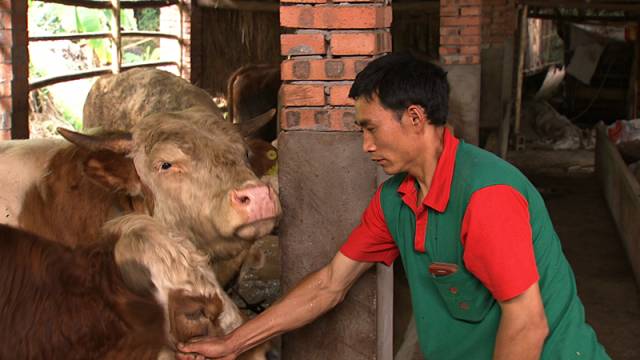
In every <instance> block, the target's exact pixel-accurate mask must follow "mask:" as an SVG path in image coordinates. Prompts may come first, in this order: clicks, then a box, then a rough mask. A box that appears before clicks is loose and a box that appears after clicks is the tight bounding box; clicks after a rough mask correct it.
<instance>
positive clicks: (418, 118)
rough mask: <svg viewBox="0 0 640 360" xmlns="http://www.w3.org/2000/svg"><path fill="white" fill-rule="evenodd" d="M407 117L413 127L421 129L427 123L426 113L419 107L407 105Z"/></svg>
mask: <svg viewBox="0 0 640 360" xmlns="http://www.w3.org/2000/svg"><path fill="white" fill-rule="evenodd" d="M407 115H408V116H409V120H410V121H411V124H412V125H413V126H419V127H420V128H422V127H423V126H424V125H425V124H427V123H428V122H429V119H428V118H427V113H426V111H425V110H424V108H423V107H422V106H420V105H409V107H408V108H407Z"/></svg>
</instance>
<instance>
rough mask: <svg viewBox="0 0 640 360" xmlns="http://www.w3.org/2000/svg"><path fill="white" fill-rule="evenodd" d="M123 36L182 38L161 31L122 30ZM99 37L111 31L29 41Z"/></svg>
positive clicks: (55, 36)
mask: <svg viewBox="0 0 640 360" xmlns="http://www.w3.org/2000/svg"><path fill="white" fill-rule="evenodd" d="M120 36H121V37H123V38H124V37H146V38H164V39H174V40H178V41H179V40H180V37H179V36H177V35H175V34H168V33H161V32H155V31H122V32H120ZM97 38H111V33H107V32H93V33H80V34H63V35H43V36H31V37H29V42H33V41H56V40H84V39H97Z"/></svg>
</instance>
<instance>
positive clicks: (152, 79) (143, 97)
mask: <svg viewBox="0 0 640 360" xmlns="http://www.w3.org/2000/svg"><path fill="white" fill-rule="evenodd" d="M194 106H201V107H205V108H207V109H209V110H211V111H213V112H216V113H219V110H218V108H217V107H216V106H215V104H214V102H213V100H212V98H211V96H210V95H209V94H208V93H207V92H206V91H204V90H202V89H200V88H198V87H197V86H195V85H192V84H191V83H189V82H188V81H186V80H184V79H182V78H180V77H178V76H176V75H173V74H171V73H169V72H166V71H162V70H157V69H148V68H135V69H131V70H128V71H125V72H122V73H120V74H116V75H105V76H102V77H100V78H98V79H97V80H96V82H95V83H94V84H93V86H92V87H91V90H90V91H89V94H88V95H87V99H86V100H85V104H84V109H83V126H84V128H85V129H87V128H94V127H102V128H103V129H105V130H128V129H131V127H132V126H133V125H135V124H136V123H137V122H138V121H139V120H141V119H142V118H144V117H145V116H147V115H150V114H154V113H158V112H169V111H180V110H184V109H187V108H190V107H194Z"/></svg>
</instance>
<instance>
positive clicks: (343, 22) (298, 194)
mask: <svg viewBox="0 0 640 360" xmlns="http://www.w3.org/2000/svg"><path fill="white" fill-rule="evenodd" d="M280 4H281V6H280V24H281V25H282V27H284V28H285V29H284V32H285V33H283V34H282V35H281V53H282V55H284V56H287V59H286V60H284V61H283V62H282V66H281V69H282V80H283V85H282V87H281V90H280V112H279V117H280V126H281V129H282V132H281V133H280V137H279V140H278V141H279V142H278V145H279V152H280V159H279V171H280V173H279V179H280V188H281V200H282V205H283V209H284V213H285V214H286V216H284V218H283V221H282V224H281V225H280V243H281V252H282V287H283V290H284V291H287V290H288V289H290V288H291V287H292V286H293V285H295V284H296V283H297V282H298V281H299V280H301V279H302V277H303V276H305V275H306V274H308V273H309V272H311V271H314V270H317V269H319V268H320V267H322V266H323V265H325V264H327V263H328V262H329V261H330V260H331V258H332V257H333V256H334V255H335V253H336V251H337V250H338V249H339V247H340V245H341V244H342V243H343V242H344V241H345V240H346V238H347V236H348V235H349V233H350V231H351V230H352V229H353V227H354V226H355V225H357V223H358V221H359V218H360V215H361V213H362V211H363V210H364V208H365V207H366V206H367V204H368V202H369V200H370V198H371V196H372V195H373V194H374V192H375V189H376V169H375V166H374V164H373V163H372V162H371V161H369V160H368V159H367V158H366V156H365V154H364V153H363V152H362V150H361V144H362V139H361V133H360V132H358V129H357V127H356V126H355V124H354V109H353V102H352V101H351V100H350V99H348V97H347V94H348V91H349V88H350V86H351V84H352V82H353V79H354V78H355V75H356V74H357V73H358V72H359V71H360V70H362V69H363V68H364V66H365V65H366V64H367V63H368V62H369V61H370V60H371V59H372V58H374V57H375V56H378V55H380V54H383V53H386V52H389V51H391V36H390V33H389V26H390V24H391V8H390V6H389V4H388V2H386V1H383V0H377V1H368V0H364V1H363V0H354V1H353V3H349V2H348V1H340V0H334V1H327V0H282V1H281V3H280ZM376 286H377V285H376V272H375V271H370V272H368V273H367V274H365V275H364V277H363V279H361V280H360V281H359V282H358V283H357V284H356V285H355V286H354V288H353V289H352V291H351V292H350V294H349V296H348V297H347V298H346V299H345V301H344V302H343V303H342V304H341V305H340V306H339V307H337V308H336V309H335V310H333V311H331V312H330V313H328V314H327V315H325V316H323V317H322V318H321V319H318V321H316V322H315V323H313V324H311V325H309V326H307V327H305V328H303V329H300V330H298V331H294V332H292V333H290V334H288V335H286V336H285V337H284V339H283V351H282V355H283V359H285V360H286V359H309V360H314V359H318V360H320V359H322V360H324V359H349V360H360V359H361V360H365V359H367V360H369V359H375V358H378V359H380V358H381V357H380V356H379V354H378V352H377V344H378V341H377V340H378V339H377V336H376V331H377V330H376V325H377V324H376V321H377V319H376V306H377V287H376ZM309 305H310V304H309ZM301 306H306V305H305V304H302V305H301Z"/></svg>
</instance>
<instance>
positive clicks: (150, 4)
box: [36, 0, 180, 9]
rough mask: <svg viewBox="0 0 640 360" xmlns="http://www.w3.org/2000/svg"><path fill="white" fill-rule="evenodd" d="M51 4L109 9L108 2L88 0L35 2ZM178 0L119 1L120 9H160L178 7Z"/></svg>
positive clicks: (42, 0)
mask: <svg viewBox="0 0 640 360" xmlns="http://www.w3.org/2000/svg"><path fill="white" fill-rule="evenodd" d="M36 1H41V2H46V3H52V4H60V5H69V6H80V7H86V8H90V9H111V2H109V1H90V0H36ZM179 3H180V1H179V0H157V1H156V0H146V1H121V2H120V7H122V8H123V9H141V8H161V7H165V6H172V5H178V4H179Z"/></svg>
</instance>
